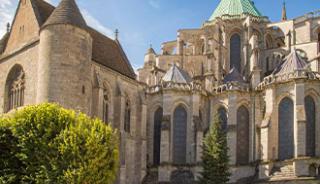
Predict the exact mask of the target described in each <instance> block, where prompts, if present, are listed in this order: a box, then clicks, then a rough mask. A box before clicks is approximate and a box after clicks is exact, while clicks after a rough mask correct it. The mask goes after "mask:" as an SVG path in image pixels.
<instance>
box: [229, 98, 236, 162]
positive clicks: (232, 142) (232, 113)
mask: <svg viewBox="0 0 320 184" xmlns="http://www.w3.org/2000/svg"><path fill="white" fill-rule="evenodd" d="M228 106H229V107H230V108H229V109H228V136H227V138H228V146H229V155H230V164H231V165H235V164H236V161H237V158H236V157H237V109H236V107H237V95H236V94H230V95H229V104H228Z"/></svg>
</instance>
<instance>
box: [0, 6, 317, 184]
mask: <svg viewBox="0 0 320 184" xmlns="http://www.w3.org/2000/svg"><path fill="white" fill-rule="evenodd" d="M319 53H320V12H319V11H316V12H312V13H308V14H306V15H302V16H300V17H296V18H294V19H288V18H287V15H286V8H285V5H284V6H283V10H282V17H281V21H279V22H271V21H270V20H269V19H268V17H266V16H264V15H262V14H261V12H260V11H259V10H258V9H257V8H256V7H255V5H254V2H253V1H252V0H221V1H220V3H219V5H218V7H216V9H215V10H214V11H213V14H212V16H211V17H210V18H209V19H208V20H207V21H204V22H203V24H202V26H201V27H200V28H198V29H180V30H179V31H178V33H177V38H176V40H172V41H168V42H164V43H163V44H162V47H161V51H160V52H159V53H156V52H155V50H154V49H153V48H149V49H148V51H147V53H146V55H145V61H144V65H143V67H142V68H140V69H139V70H138V71H137V74H136V73H135V72H134V70H133V68H132V66H131V64H130V61H129V60H128V58H127V56H126V54H125V52H124V50H123V49H122V46H121V43H120V41H119V39H118V33H117V34H116V37H115V39H111V38H109V37H107V36H105V35H103V34H101V33H100V32H98V31H97V30H95V29H94V28H92V27H90V26H88V25H87V23H86V21H85V20H84V18H83V16H82V14H81V12H80V10H79V8H78V6H77V3H76V1H75V0H61V2H60V3H59V5H58V6H57V7H54V6H53V5H51V4H49V3H48V2H46V1H44V0H21V1H19V5H18V7H17V10H16V13H15V17H14V20H13V22H12V24H11V25H10V24H8V27H7V33H6V34H5V35H4V36H3V37H2V38H1V40H0V88H1V89H3V90H0V113H10V112H12V111H15V110H16V109H19V108H23V106H25V105H30V104H39V103H43V102H54V103H59V104H60V105H62V106H63V107H65V108H70V109H74V110H78V111H82V112H84V113H86V114H87V115H89V116H91V117H96V118H100V119H102V120H103V121H104V122H106V123H109V124H111V125H112V127H114V128H115V129H117V130H118V132H119V137H120V141H119V148H120V168H119V174H118V179H117V181H116V183H119V184H139V183H145V184H156V183H174V184H182V183H196V181H197V180H198V176H199V173H200V172H201V165H200V163H201V154H202V142H203V139H204V136H205V135H206V134H207V132H208V129H209V127H210V124H212V122H213V120H214V119H215V117H216V116H219V117H220V118H219V119H220V123H221V124H222V127H223V129H224V130H225V131H226V132H227V142H228V147H229V156H230V163H229V164H230V171H231V173H232V175H231V177H230V183H239V184H241V183H244V184H249V183H283V182H286V183H295V184H300V183H301V184H308V183H317V182H319V181H317V178H318V177H319V176H320V159H319V157H320V146H319V144H320V133H319V132H320V116H319V113H318V112H319V107H320V73H319V72H320V54H319Z"/></svg>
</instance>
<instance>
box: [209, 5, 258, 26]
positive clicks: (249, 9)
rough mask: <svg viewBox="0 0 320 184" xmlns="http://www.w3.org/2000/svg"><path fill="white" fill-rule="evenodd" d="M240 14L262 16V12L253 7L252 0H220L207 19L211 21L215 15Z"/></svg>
mask: <svg viewBox="0 0 320 184" xmlns="http://www.w3.org/2000/svg"><path fill="white" fill-rule="evenodd" d="M242 14H250V15H253V16H256V17H262V14H261V13H260V12H259V10H258V9H257V8H256V7H255V5H254V2H252V0H221V2H220V4H219V5H218V7H217V8H216V9H215V11H214V12H213V14H212V16H211V17H210V19H209V21H212V20H214V19H215V18H217V17H222V16H223V15H229V16H235V15H242Z"/></svg>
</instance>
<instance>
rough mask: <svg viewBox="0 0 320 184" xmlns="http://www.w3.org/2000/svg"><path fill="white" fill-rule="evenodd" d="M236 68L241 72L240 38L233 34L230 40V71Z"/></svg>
mask: <svg viewBox="0 0 320 184" xmlns="http://www.w3.org/2000/svg"><path fill="white" fill-rule="evenodd" d="M232 68H236V69H237V70H238V71H239V72H241V38H240V35H239V34H234V35H232V36H231V39H230V69H232Z"/></svg>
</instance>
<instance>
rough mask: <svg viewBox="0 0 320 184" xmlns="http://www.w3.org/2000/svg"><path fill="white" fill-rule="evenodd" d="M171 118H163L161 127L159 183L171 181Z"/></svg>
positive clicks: (168, 116)
mask: <svg viewBox="0 0 320 184" xmlns="http://www.w3.org/2000/svg"><path fill="white" fill-rule="evenodd" d="M170 117H171V116H170V115H166V116H163V119H162V125H161V147H160V167H159V171H158V177H159V178H158V180H159V182H168V181H170V173H171V171H170V170H169V169H168V168H167V167H168V163H169V162H170V153H171V150H170V127H171V125H170V121H171V118H170Z"/></svg>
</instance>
